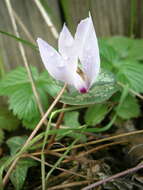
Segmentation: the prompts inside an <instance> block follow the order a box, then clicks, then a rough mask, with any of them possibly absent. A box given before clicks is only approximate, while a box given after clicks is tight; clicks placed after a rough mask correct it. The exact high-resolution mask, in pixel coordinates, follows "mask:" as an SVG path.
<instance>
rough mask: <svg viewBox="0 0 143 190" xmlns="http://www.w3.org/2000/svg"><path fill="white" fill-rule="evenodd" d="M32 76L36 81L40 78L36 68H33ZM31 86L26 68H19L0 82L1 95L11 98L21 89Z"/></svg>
mask: <svg viewBox="0 0 143 190" xmlns="http://www.w3.org/2000/svg"><path fill="white" fill-rule="evenodd" d="M31 71H32V76H33V78H34V80H35V81H36V80H37V79H38V77H39V74H38V71H37V69H36V68H35V67H31ZM27 85H30V81H29V78H28V74H27V71H26V69H25V68H24V67H17V68H16V69H15V70H12V71H11V72H9V73H8V74H7V75H5V76H4V77H3V78H2V80H1V81H0V95H7V96H11V94H12V93H14V92H17V91H18V90H19V89H20V88H23V87H25V86H27Z"/></svg>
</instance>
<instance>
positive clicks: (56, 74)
mask: <svg viewBox="0 0 143 190" xmlns="http://www.w3.org/2000/svg"><path fill="white" fill-rule="evenodd" d="M37 43H38V46H39V51H40V55H41V58H42V61H43V63H44V65H45V67H46V69H47V70H48V72H49V74H50V75H51V76H52V77H53V78H55V79H56V80H61V81H63V82H65V83H67V84H71V85H73V81H74V79H73V72H74V71H73V70H72V68H70V65H68V67H67V64H66V62H65V61H64V60H63V59H62V57H61V56H60V55H59V53H58V52H57V51H56V50H55V49H54V48H53V47H51V46H50V45H49V44H48V43H47V42H45V41H44V40H42V39H40V38H38V39H37Z"/></svg>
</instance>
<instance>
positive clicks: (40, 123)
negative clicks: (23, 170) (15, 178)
mask: <svg viewBox="0 0 143 190" xmlns="http://www.w3.org/2000/svg"><path fill="white" fill-rule="evenodd" d="M65 88H66V84H65V85H64V87H63V88H62V90H61V91H60V92H59V94H58V95H57V97H56V99H55V100H54V102H53V103H52V104H51V106H50V107H49V109H48V110H47V112H46V113H45V114H44V116H43V117H42V119H41V120H40V121H39V123H38V124H37V126H36V127H35V129H34V130H33V132H32V133H31V135H30V136H29V138H28V139H27V141H26V142H25V144H24V145H23V147H22V149H21V150H20V152H21V153H23V151H24V150H25V148H26V146H27V145H28V144H29V142H30V141H31V140H32V138H33V137H34V136H35V135H36V133H37V132H38V130H39V129H40V127H41V126H42V124H43V123H44V121H45V120H46V118H47V116H48V115H49V114H50V112H51V111H52V109H53V108H54V106H55V105H56V104H57V102H58V101H59V99H60V97H61V96H62V94H63V93H64V90H65ZM18 160H19V157H18V158H17V159H16V160H15V161H14V162H13V163H12V164H11V166H10V168H9V169H8V171H7V174H6V175H5V177H4V179H3V185H6V183H7V181H8V178H9V175H10V173H11V171H12V170H13V168H14V167H15V165H16V163H17V161H18Z"/></svg>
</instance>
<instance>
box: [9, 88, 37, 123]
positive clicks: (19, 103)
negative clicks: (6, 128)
mask: <svg viewBox="0 0 143 190" xmlns="http://www.w3.org/2000/svg"><path fill="white" fill-rule="evenodd" d="M9 105H10V106H9V108H10V109H12V110H13V113H14V114H15V115H17V116H18V117H19V119H27V120H31V119H32V118H35V116H39V110H38V107H37V104H36V101H35V97H34V95H33V92H32V88H31V86H30V85H27V86H24V87H23V88H20V89H19V90H18V91H17V92H15V93H13V94H12V95H11V96H10V98H9Z"/></svg>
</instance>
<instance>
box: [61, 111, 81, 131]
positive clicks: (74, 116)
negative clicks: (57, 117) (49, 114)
mask: <svg viewBox="0 0 143 190" xmlns="http://www.w3.org/2000/svg"><path fill="white" fill-rule="evenodd" d="M78 117H79V112H77V111H71V112H66V113H65V115H64V124H65V125H66V126H68V127H74V128H75V127H79V126H80V123H79V121H78Z"/></svg>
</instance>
